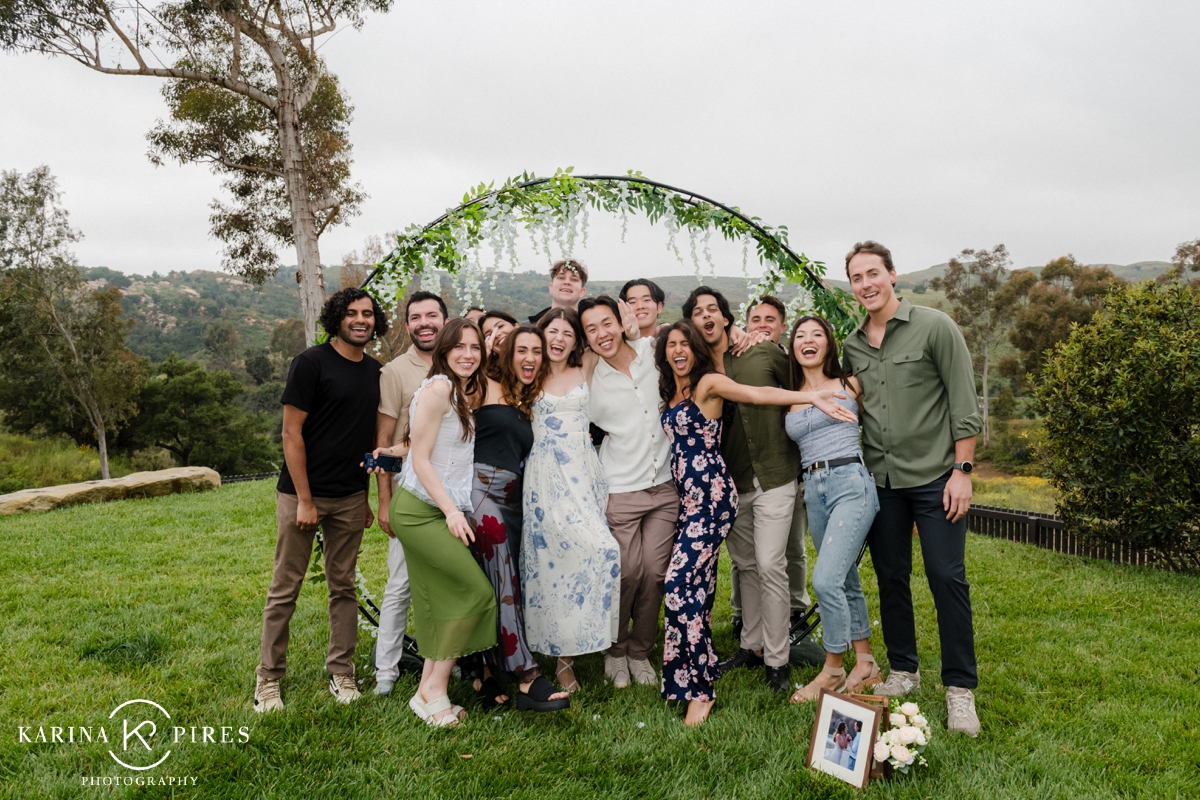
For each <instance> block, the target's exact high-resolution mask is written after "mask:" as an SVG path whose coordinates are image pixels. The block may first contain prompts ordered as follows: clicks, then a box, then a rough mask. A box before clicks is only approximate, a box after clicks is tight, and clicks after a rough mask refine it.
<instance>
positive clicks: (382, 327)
mask: <svg viewBox="0 0 1200 800" xmlns="http://www.w3.org/2000/svg"><path fill="white" fill-rule="evenodd" d="M363 300H367V301H369V302H370V305H371V313H370V315H369V317H370V319H371V320H373V321H374V328H373V329H372V331H368V332H367V338H366V339H364V340H362V343H361V344H359V343H358V342H357V341H356V342H355V346H357V347H359V348H360V351H361V348H363V347H366V346H367V344H368V343H369V342H370V341H371V340H372V339H374V338H376V337H378V338H380V339H382V338H383V337H384V336H387V332H388V321H387V314H385V313H383V307H382V306H380V305H379V301H378V300H376V299H375V298H374V297H372V296H371V295H369V294H367V293H366V292H364V291H363V290H362V289H359V288H357V287H354V286H351V287H349V288H346V289H342V290H341V291H340V292H335V293H334V294H332V295H330V297H329V299H328V300H326V301H325V307H324V308H322V309H321V316H320V319H319V321H320V323H321V327H322V328H324V329H325V333H327V334H329V337H330V338H331V339H332V338H333V337H335V336H336V337H338V338H339V339H342V340H343V341H351V340H356V339H357V337H358V336H359V331H355V330H350V328H349V327H348V326H347V328H346V330H343V329H342V324H343V323H344V322H345V321H346V317H347V316H348V315H350V313H351V312H350V306H351V304H354V303H357V304H360V305H362V306H363V307H364V308H365V307H366V305H365V304H363V303H362V301H363ZM361 326H362V320H361V319H360V321H359V327H360V328H361Z"/></svg>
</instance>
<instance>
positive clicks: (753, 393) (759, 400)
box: [655, 320, 853, 725]
mask: <svg viewBox="0 0 1200 800" xmlns="http://www.w3.org/2000/svg"><path fill="white" fill-rule="evenodd" d="M657 338H658V341H657V343H656V347H655V361H656V363H657V365H658V373H659V395H660V397H661V398H662V402H663V407H664V410H663V413H662V424H663V428H664V429H665V430H666V432H667V436H668V437H669V438H670V440H671V475H672V476H673V477H674V479H675V488H676V489H677V490H678V491H679V498H680V509H679V523H678V525H677V527H676V536H675V549H674V551H673V552H672V553H671V562H670V564H669V566H668V567H667V578H666V586H665V598H664V603H665V605H666V612H665V623H666V640H665V642H664V643H663V672H662V693H663V697H664V698H666V699H667V700H688V701H690V702H689V704H688V711H687V718H686V720H685V722H686V723H687V724H688V725H699V724H701V723H703V722H704V720H705V719H707V718H708V713H709V711H710V710H711V708H712V704H713V702H714V701H715V699H716V695H715V692H714V690H713V681H715V680H716V679H717V678H719V677H720V672H719V670H718V669H717V654H716V650H715V649H714V648H713V643H712V609H713V595H714V594H715V592H716V588H717V555H718V553H719V551H720V549H721V543H722V542H723V541H725V537H726V536H728V535H729V530H730V528H732V527H733V520H734V518H735V517H736V516H737V508H738V498H737V489H736V488H735V487H734V485H733V479H732V478H730V476H729V470H728V469H727V468H726V466H725V460H724V459H723V458H722V457H721V424H722V423H721V415H722V412H723V410H724V402H725V401H726V400H730V401H733V402H739V403H751V404H757V405H780V406H786V405H792V404H796V403H812V404H814V405H816V406H818V407H819V408H822V410H825V409H829V411H827V412H826V413H829V414H830V415H831V416H835V415H836V416H837V417H838V418H844V417H853V415H852V414H851V413H850V412H849V411H847V410H846V409H845V408H843V407H842V406H840V405H838V404H837V403H836V402H834V401H833V397H834V396H835V392H833V391H826V392H789V391H785V390H783V389H777V388H774V387H759V386H743V385H742V384H740V383H736V382H735V381H733V380H730V379H729V378H727V377H726V376H725V375H722V374H721V373H719V372H716V370H715V368H714V366H713V358H712V355H711V354H710V352H709V349H708V346H707V345H706V344H705V342H704V340H703V339H702V338H701V336H700V333H699V332H698V331H697V330H696V328H695V327H694V326H693V325H692V323H691V322H690V321H689V320H679V321H678V322H676V323H675V324H674V325H672V326H671V327H670V329H669V330H667V331H666V332H665V333H660V334H659V335H658V337H657ZM801 395H803V396H804V399H798V398H799V397H800V396H801Z"/></svg>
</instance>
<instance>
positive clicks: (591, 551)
mask: <svg viewBox="0 0 1200 800" xmlns="http://www.w3.org/2000/svg"><path fill="white" fill-rule="evenodd" d="M538 327H539V328H541V329H542V331H543V333H544V334H545V336H546V355H547V358H548V360H549V361H550V376H549V377H548V378H547V380H546V385H545V389H544V392H543V394H542V396H541V397H540V398H538V400H537V402H535V403H534V405H533V449H532V450H531V451H530V453H529V456H528V458H527V459H526V462H525V487H524V503H525V518H524V529H523V531H522V539H521V585H522V587H523V590H524V596H525V634H526V640H527V642H528V644H529V648H530V649H531V650H533V651H534V652H538V653H545V654H547V655H553V656H557V657H558V665H557V669H556V670H555V672H556V674H557V677H558V679H559V683H560V684H561V685H562V687H563V688H564V689H566V690H567V691H569V692H572V691H576V690H577V689H579V688H580V687H579V682H578V681H577V680H576V679H575V674H574V669H573V662H574V659H573V656H577V655H583V654H585V653H595V652H598V651H601V650H607V649H608V647H609V646H610V645H611V644H612V643H613V642H614V641H615V640H616V638H617V620H618V615H619V613H620V587H621V581H620V578H621V562H620V553H621V551H620V548H619V547H618V545H617V541H616V539H614V538H613V537H612V534H611V533H609V530H608V523H607V522H606V521H605V517H604V511H605V508H606V506H607V505H608V484H607V482H606V481H605V479H604V473H603V471H602V470H601V467H600V460H599V458H597V456H596V451H595V448H594V447H593V445H592V441H591V435H590V434H589V432H588V398H589V394H590V393H589V391H588V385H587V375H586V373H585V371H584V369H583V368H582V366H581V364H582V360H581V357H582V350H583V332H582V329H581V328H580V327H579V320H578V317H576V315H575V312H574V311H570V310H568V309H557V308H556V309H552V310H551V311H550V312H548V313H547V314H546V315H545V316H544V317H542V318H541V320H539V324H538Z"/></svg>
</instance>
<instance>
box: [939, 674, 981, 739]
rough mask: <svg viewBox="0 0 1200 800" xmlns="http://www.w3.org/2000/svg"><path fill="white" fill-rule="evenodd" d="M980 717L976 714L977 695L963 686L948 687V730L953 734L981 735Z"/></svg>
mask: <svg viewBox="0 0 1200 800" xmlns="http://www.w3.org/2000/svg"><path fill="white" fill-rule="evenodd" d="M979 727H980V726H979V715H978V714H976V713H975V695H974V694H973V693H972V692H971V690H970V689H964V688H962V687H961V686H947V687H946V730H948V731H950V732H951V733H965V734H966V735H967V736H972V737H974V736H978V735H979Z"/></svg>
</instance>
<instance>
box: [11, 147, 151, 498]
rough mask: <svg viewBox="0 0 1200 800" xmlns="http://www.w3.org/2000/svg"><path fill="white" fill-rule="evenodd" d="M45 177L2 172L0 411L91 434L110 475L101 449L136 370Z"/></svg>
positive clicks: (137, 379) (120, 416)
mask: <svg viewBox="0 0 1200 800" xmlns="http://www.w3.org/2000/svg"><path fill="white" fill-rule="evenodd" d="M60 199H61V195H60V193H59V191H58V186H57V183H56V182H55V180H54V176H53V175H51V174H50V170H49V169H47V168H46V167H38V168H36V169H34V170H32V171H31V172H30V173H29V174H28V175H22V174H21V173H19V172H17V171H16V170H12V171H4V172H0V410H3V412H4V415H5V416H4V420H5V425H6V426H8V427H12V428H15V429H18V430H33V429H37V428H41V429H45V430H49V431H51V432H68V433H70V434H72V435H73V436H76V437H77V438H78V437H82V436H86V435H87V434H89V433H90V437H89V438H91V439H92V441H94V442H95V444H96V449H97V451H98V452H99V454H100V475H101V477H103V478H108V477H109V470H108V443H109V437H111V436H114V435H115V434H116V433H117V431H118V430H119V429H120V428H121V426H122V425H124V424H125V423H126V422H127V421H128V420H129V418H130V417H132V416H133V415H134V414H135V413H136V411H137V405H136V395H137V392H138V390H139V388H140V386H141V384H142V380H143V372H144V368H143V366H142V362H141V360H140V359H139V358H137V357H136V356H135V355H134V354H133V353H132V352H130V351H129V349H128V348H126V347H125V335H126V334H127V333H128V332H129V328H130V326H131V325H132V324H133V323H132V322H131V321H129V320H126V319H124V318H123V309H122V308H121V293H120V290H119V289H117V287H115V286H110V287H108V288H106V289H102V290H99V291H93V290H91V289H89V288H88V286H87V284H86V282H85V281H84V279H83V276H82V275H81V274H80V272H79V268H78V266H77V264H76V262H75V257H74V255H73V253H72V252H71V248H70V246H71V244H72V243H73V242H76V241H78V240H79V239H80V238H81V237H80V234H79V232H78V231H76V230H74V229H73V228H72V227H71V226H70V223H69V220H68V217H67V211H66V209H64V208H63V207H62V205H61V203H60Z"/></svg>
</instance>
